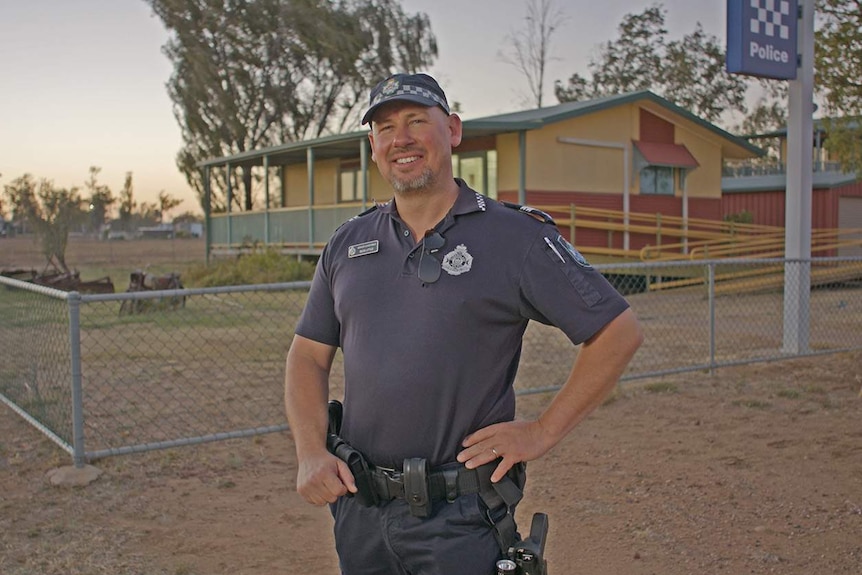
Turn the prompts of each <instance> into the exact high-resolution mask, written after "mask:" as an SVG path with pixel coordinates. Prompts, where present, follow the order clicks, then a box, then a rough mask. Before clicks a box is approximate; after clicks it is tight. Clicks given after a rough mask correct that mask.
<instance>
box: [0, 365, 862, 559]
mask: <svg viewBox="0 0 862 575" xmlns="http://www.w3.org/2000/svg"><path fill="white" fill-rule="evenodd" d="M860 395H862V353H859V352H855V353H845V354H837V355H828V356H819V357H814V358H807V359H798V360H792V361H784V362H775V363H769V364H759V365H753V366H745V367H732V368H724V369H722V370H718V371H717V372H716V373H715V374H714V375H711V376H710V375H707V374H696V375H692V374H689V375H685V376H675V377H669V378H662V379H661V380H652V381H641V382H632V383H628V384H626V385H625V386H623V387H622V388H621V389H619V390H618V392H617V393H616V394H615V395H614V396H613V397H612V398H611V399H610V400H609V401H607V402H606V403H605V404H604V405H603V406H602V407H601V408H600V409H599V410H598V411H597V412H596V413H594V414H593V415H592V416H591V417H590V418H589V419H587V420H586V421H585V422H584V423H583V424H582V425H581V426H579V427H578V428H577V429H576V430H575V431H574V432H573V433H572V434H571V435H570V436H569V437H568V438H567V439H566V440H564V441H563V442H562V443H561V444H560V445H558V446H557V447H556V448H555V449H554V450H553V451H552V452H550V453H549V454H548V455H546V456H545V457H544V458H543V459H541V460H538V461H535V462H532V463H530V465H529V467H528V469H529V476H530V478H529V481H528V488H527V494H526V497H525V500H524V502H523V504H522V506H521V507H520V508H519V521H520V522H521V524H522V527H523V528H525V529H527V528H528V525H529V519H530V517H531V516H532V513H533V512H535V511H544V512H547V513H548V514H549V519H550V526H551V528H550V535H549V540H548V546H547V555H548V559H549V571H550V572H551V573H553V574H560V575H562V574H574V573H578V574H593V575H602V574H620V573H626V574H663V575H688V574H695V573H696V574H706V573H729V574H743V573H781V574H788V575H794V574H798V575H803V574H805V575H811V574H818V575H820V574H827V573H847V574H851V573H852V574H857V573H859V569H860V565H862V417H860V416H862V397H860ZM549 398H550V397H549V396H548V395H534V396H525V397H521V398H520V403H519V414H520V416H522V417H531V416H534V415H535V414H536V413H537V412H538V410H540V409H541V408H542V407H543V406H544V405H545V404H546V402H547V401H548V400H549ZM69 463H70V457H69V456H68V454H66V453H65V452H62V451H60V450H59V449H58V448H56V447H55V446H54V445H53V444H52V443H50V442H49V441H48V440H47V439H45V438H44V437H43V436H42V435H41V434H40V433H39V432H38V431H36V430H35V429H33V428H32V427H31V426H29V425H28V424H27V423H26V422H25V421H24V420H23V419H21V418H20V417H18V416H17V415H16V414H15V413H14V412H12V411H11V410H10V409H9V408H8V407H6V406H3V405H0V573H3V574H5V575H23V574H44V575H54V574H56V575H60V574H64V575H77V574H82V575H83V574H87V575H101V574H109V573H110V574H115V575H210V574H213V575H216V574H231V575H246V574H247V575H251V574H255V575H256V574H264V575H270V574H273V575H275V574H294V573H305V574H310V575H322V574H324V573H326V574H332V573H337V572H338V568H337V560H336V557H335V555H334V552H333V550H332V536H331V520H330V518H329V515H328V511H327V510H326V509H325V508H319V507H313V506H309V505H307V504H305V503H304V502H303V501H302V500H301V499H300V498H299V497H298V496H297V494H296V493H295V491H294V481H295V473H296V463H295V459H294V454H293V449H292V443H291V438H290V435H289V433H284V434H273V435H268V436H263V437H258V438H255V439H244V440H230V441H225V442H220V443H213V444H208V445H204V446H195V447H186V448H176V449H172V450H165V451H158V452H153V453H148V454H139V455H125V456H118V457H112V458H108V459H105V460H102V461H98V462H95V465H96V466H97V467H98V468H99V469H100V470H101V471H102V475H101V476H100V477H99V478H98V479H97V480H96V481H95V482H93V483H91V484H90V485H88V486H86V487H76V488H70V487H55V486H53V485H52V484H51V483H50V482H49V481H48V478H47V473H48V472H50V471H51V470H53V469H56V468H57V467H60V466H65V465H68V464H69ZM489 572H490V571H489Z"/></svg>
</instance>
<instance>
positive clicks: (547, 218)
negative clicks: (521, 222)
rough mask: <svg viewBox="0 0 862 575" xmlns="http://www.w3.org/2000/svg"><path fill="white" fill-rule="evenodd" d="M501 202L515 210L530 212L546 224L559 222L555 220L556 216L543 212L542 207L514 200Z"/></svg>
mask: <svg viewBox="0 0 862 575" xmlns="http://www.w3.org/2000/svg"><path fill="white" fill-rule="evenodd" d="M500 203H501V204H503V205H504V206H506V207H507V208H511V209H513V210H518V211H519V212H523V213H525V214H529V215H531V216H533V217H534V218H536V219H537V220H540V221H543V222H545V223H546V224H551V225H556V224H557V222H555V221H554V218H552V217H551V216H550V215H548V214H547V213H545V212H543V211H542V210H540V209H537V208H533V207H530V206H522V205H520V204H515V203H512V202H504V201H502V200H501V201H500Z"/></svg>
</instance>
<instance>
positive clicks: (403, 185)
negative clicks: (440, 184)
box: [390, 169, 434, 194]
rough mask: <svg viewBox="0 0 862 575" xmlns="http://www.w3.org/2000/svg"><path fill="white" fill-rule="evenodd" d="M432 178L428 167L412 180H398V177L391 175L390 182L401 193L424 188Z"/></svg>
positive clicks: (432, 175)
mask: <svg viewBox="0 0 862 575" xmlns="http://www.w3.org/2000/svg"><path fill="white" fill-rule="evenodd" d="M433 179H434V174H433V173H432V172H431V170H430V169H426V170H425V171H423V172H422V173H421V174H420V175H419V176H418V177H416V178H413V179H412V180H399V179H398V178H396V177H393V178H392V181H391V182H390V183H391V184H392V188H393V189H394V190H395V191H396V192H398V193H399V194H403V193H405V192H412V191H419V190H424V189H425V188H427V187H428V185H429V184H431V182H432V180H433Z"/></svg>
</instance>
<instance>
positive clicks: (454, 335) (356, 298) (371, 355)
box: [285, 74, 642, 575]
mask: <svg viewBox="0 0 862 575" xmlns="http://www.w3.org/2000/svg"><path fill="white" fill-rule="evenodd" d="M362 123H363V125H364V124H366V123H370V125H371V131H370V133H369V135H368V137H369V140H370V142H371V150H372V159H373V160H374V162H375V163H376V164H377V168H378V169H379V171H380V174H381V175H382V176H383V177H384V178H385V179H386V180H387V181H388V182H389V183H390V185H391V186H392V189H393V191H394V197H393V199H392V200H391V201H389V202H388V203H385V204H382V205H377V206H375V207H374V208H372V209H371V210H368V211H367V212H366V213H364V214H362V215H360V216H357V217H355V218H353V219H351V220H349V221H348V222H346V223H344V224H343V225H342V226H341V227H340V228H339V229H338V230H336V231H335V233H334V234H333V235H332V237H331V238H330V240H329V242H328V243H327V245H326V247H325V249H324V250H323V253H322V254H321V258H320V261H319V263H318V266H317V269H316V272H315V276H314V279H313V282H312V287H311V291H310V293H309V297H308V301H307V304H306V306H305V308H304V310H303V313H302V315H301V317H300V320H299V322H298V324H297V327H296V332H295V337H294V339H293V342H292V344H291V347H290V351H289V352H288V356H287V366H286V369H287V372H286V380H285V406H286V412H287V418H288V422H289V425H290V429H291V431H292V434H293V438H294V442H295V447H296V454H297V459H298V464H299V469H298V474H297V491H298V492H299V493H300V494H301V495H302V496H303V497H304V498H305V499H306V500H307V501H308V502H309V503H312V504H315V505H323V504H327V503H328V504H331V509H332V513H333V516H334V519H335V525H334V532H335V542H336V550H337V552H338V557H339V562H340V566H341V570H342V572H343V573H344V574H345V575H359V574H380V575H407V574H409V575H438V574H439V575H443V574H445V575H457V574H465V575H467V574H469V575H481V574H483V573H491V572H492V571H493V569H494V564H495V561H496V560H497V559H498V558H501V557H503V556H504V549H505V547H506V545H507V544H511V543H512V542H513V537H514V522H513V519H512V517H513V513H514V507H515V505H516V504H517V500H518V498H519V497H518V495H519V493H520V492H519V491H518V489H519V488H522V487H523V474H521V473H520V471H521V470H522V468H523V464H524V462H527V461H531V460H534V459H537V458H538V457H540V456H542V455H543V454H545V453H546V452H547V451H548V450H550V449H551V448H552V447H554V446H555V445H556V444H557V443H559V442H560V441H561V440H562V439H563V438H564V437H565V436H566V435H567V434H568V433H569V432H570V431H571V430H572V429H573V428H574V427H575V426H576V425H577V424H578V423H579V422H580V421H582V420H583V419H584V417H586V416H587V415H588V414H589V413H590V412H591V411H592V410H594V409H595V408H596V407H597V406H598V405H599V404H600V403H601V402H602V401H603V399H604V398H605V396H606V395H607V394H608V393H609V391H610V390H611V389H612V388H613V387H614V386H615V385H616V382H617V381H618V379H619V377H620V375H621V374H622V372H623V370H624V369H625V367H626V365H627V364H628V362H629V361H630V359H631V358H632V356H633V355H634V353H635V351H636V350H637V348H638V346H639V345H640V343H641V341H642V334H641V330H640V326H639V324H638V321H637V319H636V317H635V315H634V313H633V312H632V310H631V309H630V308H629V306H628V304H627V303H626V301H625V300H624V299H623V298H622V297H621V296H620V295H619V294H618V293H617V292H616V291H615V290H614V289H613V287H612V286H610V285H609V284H608V282H607V281H606V280H605V279H604V278H603V276H602V275H601V274H599V273H598V272H596V271H595V270H594V269H593V268H592V267H591V266H590V265H589V264H588V263H587V261H586V260H585V259H584V258H583V257H582V256H581V254H580V253H578V252H577V250H576V249H575V248H574V247H573V246H571V245H570V244H569V243H568V242H567V241H566V240H565V239H564V238H562V236H561V235H560V233H559V231H558V230H557V228H556V226H555V225H554V224H553V222H552V220H551V219H550V218H549V217H547V216H545V215H544V214H542V213H541V212H538V211H537V210H530V209H529V208H525V207H519V206H513V205H504V204H503V203H500V202H497V201H495V200H492V199H490V198H487V197H485V196H483V195H481V194H479V193H477V192H475V191H474V190H472V189H470V188H469V187H468V186H467V185H466V184H465V183H464V182H463V181H462V180H459V179H455V178H454V177H453V172H452V149H453V148H455V147H456V146H458V145H459V144H460V142H461V136H462V126H461V120H460V118H459V117H458V116H457V115H456V114H453V113H451V112H450V110H449V105H448V102H447V100H446V96H445V94H444V92H443V90H442V89H441V88H440V86H439V85H438V84H437V82H436V81H435V80H434V79H433V78H432V77H430V76H428V75H425V74H396V75H394V76H391V77H389V78H387V79H385V80H383V81H382V82H380V83H379V84H378V85H377V86H376V87H375V88H374V89H373V90H372V91H371V97H370V105H369V108H368V110H367V112H366V113H365V115H364V117H363V119H362ZM530 320H535V321H539V322H542V323H545V324H551V325H554V326H556V327H558V328H559V329H561V330H562V331H563V332H564V333H565V334H566V335H567V336H568V337H569V339H570V340H571V341H572V343H573V344H576V345H577V344H583V345H582V347H581V350H580V352H579V353H578V354H577V357H576V359H575V361H574V363H573V367H572V370H571V374H570V376H569V378H568V380H567V381H566V383H565V384H564V385H563V387H562V389H561V390H560V391H559V392H558V393H557V394H556V396H555V397H554V398H553V400H552V402H551V403H550V404H549V405H548V407H547V409H546V410H545V411H544V412H543V413H542V415H541V416H540V417H539V418H538V419H537V420H535V421H515V420H514V416H515V394H514V390H513V383H514V379H515V375H516V372H517V369H518V361H519V358H520V353H521V341H522V336H523V334H524V330H525V329H526V326H527V323H528V322H529V321H530ZM339 347H340V348H341V350H342V352H343V356H344V375H345V392H344V417H343V424H342V427H341V431H340V435H341V437H342V438H343V440H344V441H346V442H347V443H348V444H349V445H350V446H352V448H354V449H355V450H357V451H358V452H360V453H362V454H363V455H364V457H365V460H366V461H367V464H368V466H369V469H370V474H369V476H368V477H363V482H361V485H359V486H358V482H357V478H356V477H354V475H353V473H351V471H350V467H349V466H348V465H347V464H346V462H345V461H343V460H342V459H339V458H337V457H335V456H334V455H333V454H331V453H330V452H328V451H327V449H326V444H325V436H326V431H327V399H328V388H329V385H328V378H329V372H330V368H331V365H332V360H333V357H334V355H335V352H336V349H337V348H339ZM362 486H365V487H364V489H370V490H371V491H372V492H373V493H371V494H370V497H371V500H370V502H369V494H367V493H366V494H364V495H365V496H364V497H360V496H359V495H360V494H359V493H358V491H359V488H360V487H362ZM489 486H490V487H489ZM513 494H514V495H513ZM353 495H356V496H353Z"/></svg>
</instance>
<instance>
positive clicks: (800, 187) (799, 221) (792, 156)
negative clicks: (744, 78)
mask: <svg viewBox="0 0 862 575" xmlns="http://www.w3.org/2000/svg"><path fill="white" fill-rule="evenodd" d="M799 9H800V12H801V15H800V23H799V31H798V52H799V70H798V73H797V75H796V79H795V80H791V81H790V83H789V95H790V98H789V108H790V110H789V111H790V118H789V123H788V126H787V164H786V172H787V188H786V192H785V214H786V217H785V222H784V226H785V228H784V257H785V259H786V260H787V261H786V262H785V264H784V346H783V351H784V353H790V354H801V353H805V352H807V351H808V336H809V319H810V318H809V311H810V310H809V304H810V295H811V294H810V291H811V205H812V202H811V188H812V180H813V178H812V175H811V164H812V153H813V149H812V143H811V139H812V133H813V129H814V121H813V119H812V114H813V113H814V0H801V1H800V3H799Z"/></svg>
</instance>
